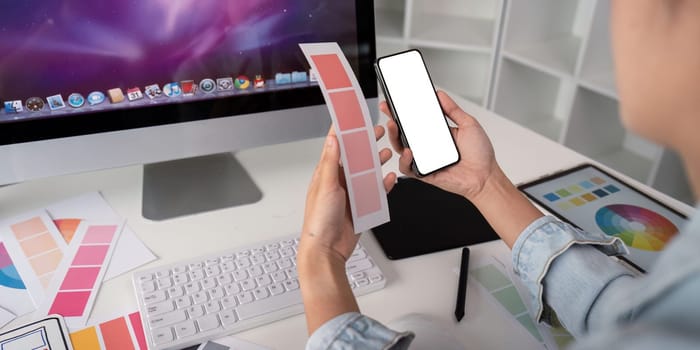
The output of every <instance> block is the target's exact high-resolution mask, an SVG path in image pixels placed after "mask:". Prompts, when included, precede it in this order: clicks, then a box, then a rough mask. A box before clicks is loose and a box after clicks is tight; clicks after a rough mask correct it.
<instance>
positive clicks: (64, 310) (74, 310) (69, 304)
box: [49, 291, 90, 317]
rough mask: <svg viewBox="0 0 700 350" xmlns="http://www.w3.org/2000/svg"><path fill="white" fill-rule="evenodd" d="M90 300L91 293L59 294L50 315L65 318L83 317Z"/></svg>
mask: <svg viewBox="0 0 700 350" xmlns="http://www.w3.org/2000/svg"><path fill="white" fill-rule="evenodd" d="M88 298H90V291H81V292H59V293H58V294H56V298H54V300H53V304H52V305H51V308H50V309H49V314H59V315H61V316H63V317H71V316H76V317H77V316H82V315H83V311H84V310H85V305H87V302H88Z"/></svg>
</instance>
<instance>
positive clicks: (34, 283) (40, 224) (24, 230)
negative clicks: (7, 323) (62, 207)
mask: <svg viewBox="0 0 700 350" xmlns="http://www.w3.org/2000/svg"><path fill="white" fill-rule="evenodd" d="M0 237H2V241H3V243H4V251H5V252H6V253H7V255H8V256H9V258H10V260H9V261H11V262H12V268H10V269H11V270H12V271H10V269H8V270H7V271H10V272H14V271H16V272H17V273H18V275H12V276H11V277H10V278H5V284H6V285H7V284H10V283H14V285H15V286H19V284H20V283H22V284H23V285H24V287H25V288H24V289H26V290H27V291H28V292H29V294H30V295H31V297H32V301H33V304H34V306H38V305H39V304H41V303H42V302H43V301H44V300H45V295H46V289H47V288H48V287H49V284H50V283H51V280H52V278H53V275H54V272H55V271H56V269H57V268H58V265H59V264H60V263H61V260H62V259H63V257H64V254H65V250H66V249H67V245H66V242H65V240H64V239H63V236H61V234H60V233H59V232H58V230H57V229H56V227H55V226H54V224H53V222H52V221H51V218H50V217H49V216H48V214H47V213H46V211H44V210H40V211H35V212H31V213H26V214H24V215H21V216H17V217H14V218H11V219H8V220H5V221H3V222H2V223H0ZM0 253H2V252H0ZM9 261H8V260H7V259H4V262H3V263H2V264H3V265H7V264H8V263H9ZM8 266H9V265H8ZM6 267H7V266H6ZM0 288H2V287H0ZM5 295H7V296H8V297H11V298H14V299H12V300H9V299H6V298H5ZM15 297H16V298H15ZM14 302H18V303H21V302H22V298H21V297H19V294H18V293H8V294H3V299H2V301H0V306H3V307H6V308H8V309H10V311H12V310H11V308H12V307H13V306H12V305H14ZM6 304H8V305H6ZM22 311H24V312H20V313H19V314H22V313H26V310H24V308H23V309H22ZM15 314H17V315H19V314H18V313H15Z"/></svg>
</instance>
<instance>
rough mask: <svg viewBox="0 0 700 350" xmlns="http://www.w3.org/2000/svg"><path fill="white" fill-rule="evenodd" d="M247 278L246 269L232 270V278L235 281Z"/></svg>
mask: <svg viewBox="0 0 700 350" xmlns="http://www.w3.org/2000/svg"><path fill="white" fill-rule="evenodd" d="M246 278H248V272H247V271H246V270H237V271H234V272H233V279H235V280H236V281H242V280H244V279H246Z"/></svg>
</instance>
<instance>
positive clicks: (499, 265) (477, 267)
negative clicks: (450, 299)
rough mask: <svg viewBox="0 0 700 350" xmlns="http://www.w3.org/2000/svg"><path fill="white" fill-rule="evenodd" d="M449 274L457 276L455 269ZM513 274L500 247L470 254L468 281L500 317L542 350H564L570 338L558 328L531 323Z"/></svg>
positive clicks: (522, 290)
mask: <svg viewBox="0 0 700 350" xmlns="http://www.w3.org/2000/svg"><path fill="white" fill-rule="evenodd" d="M453 271H454V272H455V273H456V274H459V267H455V268H454V269H453ZM512 271H513V265H512V263H511V256H510V251H509V250H508V249H507V248H505V246H504V247H503V249H502V250H501V251H498V252H497V253H495V254H493V255H487V256H483V255H480V254H478V253H476V254H472V259H471V262H470V268H469V279H470V280H472V282H475V283H474V284H476V285H477V286H479V287H481V288H483V290H484V291H485V292H486V293H488V294H489V295H490V296H491V300H492V301H493V302H494V304H496V305H498V308H499V309H500V310H501V311H502V312H503V314H504V315H505V316H506V317H508V318H510V319H512V320H513V322H515V323H517V324H518V325H519V326H521V327H522V328H523V329H524V330H525V331H527V333H529V335H531V336H532V337H533V338H534V339H535V340H537V341H538V342H540V343H541V344H542V346H543V347H544V348H545V349H548V350H557V349H564V348H566V346H567V345H568V344H569V343H571V342H572V341H573V340H574V338H573V337H572V336H571V334H569V332H567V331H566V329H564V328H562V327H555V328H552V327H548V326H546V325H543V324H538V323H537V322H535V321H534V319H533V317H532V315H533V314H534V313H533V312H532V310H531V309H530V305H529V303H527V302H526V300H528V292H527V290H526V289H525V288H524V287H523V286H522V284H520V283H519V279H518V277H517V276H515V274H514V273H513V272H512Z"/></svg>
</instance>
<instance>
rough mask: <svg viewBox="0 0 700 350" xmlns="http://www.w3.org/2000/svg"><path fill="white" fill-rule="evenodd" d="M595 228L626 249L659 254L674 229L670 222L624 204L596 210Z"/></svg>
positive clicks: (671, 236)
mask: <svg viewBox="0 0 700 350" xmlns="http://www.w3.org/2000/svg"><path fill="white" fill-rule="evenodd" d="M595 220H596V223H597V224H598V227H600V229H601V230H602V231H603V232H604V233H605V234H607V235H610V236H616V237H619V238H620V239H622V241H623V242H625V244H626V245H627V246H629V247H632V248H636V249H641V250H647V251H660V250H662V249H664V246H665V245H666V243H668V242H669V241H670V240H671V238H673V236H675V235H676V234H677V233H678V228H677V227H676V225H674V224H673V223H672V222H671V221H670V220H668V219H667V218H665V217H663V216H662V215H660V214H658V213H656V212H653V211H651V210H649V209H645V208H641V207H637V206H634V205H627V204H614V205H608V206H605V207H602V208H600V209H599V210H598V211H597V212H596V214H595Z"/></svg>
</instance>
